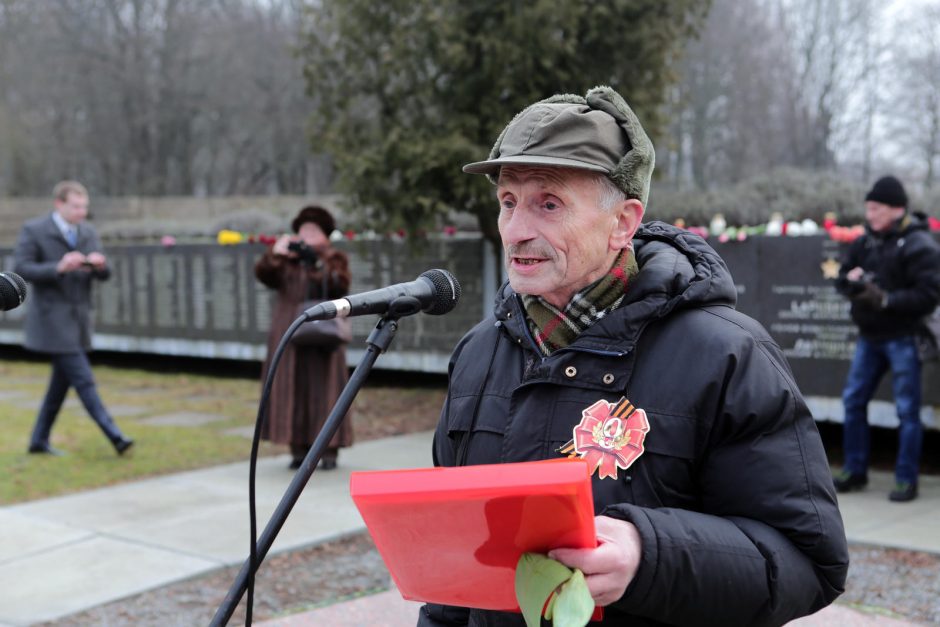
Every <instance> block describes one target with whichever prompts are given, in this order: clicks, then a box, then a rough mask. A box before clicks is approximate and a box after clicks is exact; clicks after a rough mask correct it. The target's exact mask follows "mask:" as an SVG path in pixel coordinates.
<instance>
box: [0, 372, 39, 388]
mask: <svg viewBox="0 0 940 627" xmlns="http://www.w3.org/2000/svg"><path fill="white" fill-rule="evenodd" d="M48 383H49V375H48V374H44V375H42V376H39V375H37V376H35V377H30V376H20V377H4V379H3V381H0V389H17V388H19V387H20V386H23V385H46V384H48Z"/></svg>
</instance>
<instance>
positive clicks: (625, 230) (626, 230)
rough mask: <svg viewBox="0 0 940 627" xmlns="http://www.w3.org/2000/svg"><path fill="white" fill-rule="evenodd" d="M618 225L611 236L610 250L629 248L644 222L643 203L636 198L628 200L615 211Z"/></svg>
mask: <svg viewBox="0 0 940 627" xmlns="http://www.w3.org/2000/svg"><path fill="white" fill-rule="evenodd" d="M613 213H614V216H615V217H616V218H617V225H616V226H615V227H614V230H613V231H612V232H611V234H610V249H611V250H621V249H624V248H627V247H628V246H629V245H630V242H632V241H633V235H634V233H636V230H637V229H638V228H640V223H641V222H642V220H643V203H641V202H640V201H639V200H637V199H635V198H628V199H627V200H625V201H623V202H622V203H621V204H620V205H618V206H617V207H615V208H614V209H613Z"/></svg>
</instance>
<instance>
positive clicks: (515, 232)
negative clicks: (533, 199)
mask: <svg viewBox="0 0 940 627" xmlns="http://www.w3.org/2000/svg"><path fill="white" fill-rule="evenodd" d="M500 233H502V236H503V240H504V241H506V242H508V243H510V244H517V243H519V242H525V241H528V240H530V239H532V238H533V237H535V224H534V222H533V219H532V212H531V211H526V210H525V209H524V208H522V207H518V208H516V210H515V211H513V212H512V213H511V214H510V216H509V217H508V218H507V219H506V220H504V221H503V223H502V226H501V228H500Z"/></svg>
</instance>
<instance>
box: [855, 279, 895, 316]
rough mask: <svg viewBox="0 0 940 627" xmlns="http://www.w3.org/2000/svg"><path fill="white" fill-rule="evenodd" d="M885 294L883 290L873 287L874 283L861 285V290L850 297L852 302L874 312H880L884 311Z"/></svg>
mask: <svg viewBox="0 0 940 627" xmlns="http://www.w3.org/2000/svg"><path fill="white" fill-rule="evenodd" d="M885 296H886V294H885V292H884V290H882V289H881V288H880V287H878V286H877V285H875V284H874V283H863V284H862V288H861V289H860V290H859V291H858V292H856V293H855V294H853V295H852V297H851V298H852V302H854V303H857V304H859V305H862V306H865V307H868V308H869V309H874V310H875V311H880V310H882V309H884V306H885V302H886V301H887V299H886V298H885Z"/></svg>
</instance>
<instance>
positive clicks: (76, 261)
mask: <svg viewBox="0 0 940 627" xmlns="http://www.w3.org/2000/svg"><path fill="white" fill-rule="evenodd" d="M84 263H85V255H83V254H82V253H80V252H78V251H77V250H73V251H70V252H67V253H65V254H64V255H62V259H59V263H58V264H56V267H55V269H56V271H57V272H58V273H59V274H65V273H66V272H74V271H75V270H78V269H79V268H81V267H82V265H83V264H84Z"/></svg>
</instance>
